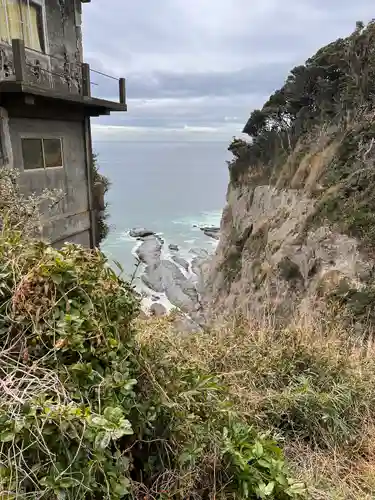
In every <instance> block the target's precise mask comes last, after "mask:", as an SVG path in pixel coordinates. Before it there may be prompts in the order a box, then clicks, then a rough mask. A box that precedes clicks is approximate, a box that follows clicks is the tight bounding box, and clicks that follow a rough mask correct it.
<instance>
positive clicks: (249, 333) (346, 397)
mask: <svg viewBox="0 0 375 500" xmlns="http://www.w3.org/2000/svg"><path fill="white" fill-rule="evenodd" d="M306 320H308V321H306ZM139 342H140V344H141V345H142V346H143V349H144V350H145V351H147V355H148V358H149V362H150V359H151V360H152V361H151V363H152V364H156V365H157V366H158V371H155V372H154V374H155V376H156V377H157V380H158V383H159V384H160V386H161V387H162V388H163V390H167V388H168V387H169V386H170V384H173V381H174V380H181V377H179V376H178V375H177V374H179V373H187V372H188V371H189V370H191V371H192V373H196V372H198V371H199V372H201V373H205V374H206V376H207V377H208V376H209V375H210V374H215V376H216V378H217V379H218V380H219V381H220V384H221V385H224V386H225V387H227V391H228V392H227V393H228V394H230V400H231V402H232V403H233V406H232V411H233V412H234V413H235V414H236V415H238V416H241V417H242V418H243V419H244V420H245V421H247V422H248V423H251V424H252V425H253V426H254V427H255V428H256V429H257V430H258V432H260V433H262V432H270V431H271V432H272V434H273V435H277V436H278V441H279V443H282V444H283V447H284V449H285V452H286V456H287V458H288V459H289V460H288V461H289V463H290V465H291V466H292V467H293V469H294V475H295V476H296V477H298V478H299V479H300V480H301V481H302V482H304V483H307V486H308V493H307V497H308V498H313V499H316V500H322V499H327V500H328V499H330V500H333V499H334V500H359V499H361V500H364V499H366V500H370V499H373V498H374V497H375V480H374V478H375V473H374V472H375V471H374V465H373V464H374V463H375V462H374V459H375V439H374V437H375V432H374V430H375V361H374V360H375V352H374V347H373V345H372V342H370V341H369V342H366V343H365V344H364V343H361V342H360V341H358V340H357V339H356V337H355V335H354V334H353V333H352V332H350V331H344V330H342V329H340V328H338V327H337V326H336V325H335V324H327V323H325V324H320V323H319V322H317V321H316V322H312V321H310V320H309V318H305V320H304V322H303V323H301V324H296V325H295V327H294V328H290V329H287V330H281V331H280V330H277V329H275V328H273V327H270V326H269V325H266V326H264V325H258V324H246V323H244V322H241V324H239V325H238V324H236V325H230V326H224V327H221V328H218V329H214V330H211V331H210V332H207V333H201V334H196V335H194V336H189V337H187V336H181V335H179V336H176V334H175V332H174V330H173V325H172V323H170V322H169V321H168V320H163V321H160V320H159V321H157V322H148V323H145V324H144V325H143V328H142V329H141V330H140V333H139ZM161 359H162V360H163V364H161V362H160V361H159V360H161ZM163 366H164V369H162V367H163ZM161 369H162V371H160V370H161Z"/></svg>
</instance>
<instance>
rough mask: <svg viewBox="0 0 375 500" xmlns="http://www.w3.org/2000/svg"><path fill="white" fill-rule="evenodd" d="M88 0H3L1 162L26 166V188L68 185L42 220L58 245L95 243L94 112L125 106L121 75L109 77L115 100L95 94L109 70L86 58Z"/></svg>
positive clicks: (0, 0)
mask: <svg viewBox="0 0 375 500" xmlns="http://www.w3.org/2000/svg"><path fill="white" fill-rule="evenodd" d="M89 2H90V0H0V166H10V167H14V168H18V169H20V170H21V175H20V182H21V186H22V190H23V191H25V192H26V193H39V192H41V191H43V190H44V189H46V188H47V189H53V188H57V189H61V190H62V191H63V192H64V196H63V198H62V200H61V201H60V202H59V203H58V204H57V205H56V206H55V207H54V208H53V209H52V210H51V211H50V212H49V213H48V216H47V217H46V220H45V228H44V234H43V236H44V238H45V239H47V240H48V241H50V242H51V243H53V244H54V245H56V246H59V245H61V244H62V243H63V242H64V241H72V242H76V243H80V244H83V245H85V246H91V247H93V246H95V245H96V244H97V234H96V232H97V231H96V213H97V211H98V210H100V209H101V208H102V207H100V206H98V203H96V202H95V200H97V199H98V198H99V200H100V195H99V196H94V186H93V179H92V146H91V129H90V117H91V116H100V115H107V114H109V113H110V112H111V111H126V97H125V80H124V79H123V78H120V79H117V80H116V81H114V80H112V79H111V80H109V79H110V78H111V77H108V81H109V82H112V84H114V86H115V91H114V94H115V95H116V97H115V98H113V100H107V99H103V98H98V97H93V94H94V92H92V88H93V89H94V87H93V86H92V85H93V82H92V81H91V75H92V74H95V76H96V77H98V78H99V79H101V81H103V80H105V79H106V77H107V75H104V74H103V73H100V72H95V71H93V70H91V69H90V67H89V65H88V64H85V63H84V59H83V51H82V34H81V14H82V3H89ZM98 89H99V90H100V85H99V87H98ZM96 187H97V186H96ZM99 191H100V190H99ZM100 204H101V203H100V201H99V205H100Z"/></svg>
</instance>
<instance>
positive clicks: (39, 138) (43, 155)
mask: <svg viewBox="0 0 375 500" xmlns="http://www.w3.org/2000/svg"><path fill="white" fill-rule="evenodd" d="M24 139H34V140H39V141H41V143H42V159H43V167H37V168H25V159H24V154H23V147H22V141H23V140H24ZM51 139H53V140H59V141H60V150H61V163H62V165H59V166H56V167H47V166H46V157H45V152H44V141H45V140H47V141H48V140H51ZM21 151H22V167H23V171H24V172H35V171H38V172H41V171H42V170H44V171H47V172H48V171H49V170H58V169H60V170H63V169H64V168H65V158H64V138H63V137H61V136H52V135H42V136H40V135H38V136H37V135H22V136H21Z"/></svg>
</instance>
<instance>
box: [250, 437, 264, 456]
mask: <svg viewBox="0 0 375 500" xmlns="http://www.w3.org/2000/svg"><path fill="white" fill-rule="evenodd" d="M253 454H254V455H255V456H256V457H257V458H260V457H262V456H263V454H264V450H263V446H262V443H260V442H259V441H257V442H256V443H255V446H254V448H253Z"/></svg>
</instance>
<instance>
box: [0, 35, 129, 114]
mask: <svg viewBox="0 0 375 500" xmlns="http://www.w3.org/2000/svg"><path fill="white" fill-rule="evenodd" d="M91 75H93V77H94V78H95V80H97V81H93V80H92V79H91ZM1 81H16V82H17V83H22V84H26V85H30V86H32V87H38V88H40V89H43V90H50V91H52V92H56V93H58V94H59V95H60V96H61V94H63V95H64V94H67V95H70V96H77V97H82V98H86V99H89V98H93V99H101V100H103V101H108V102H115V103H118V104H119V105H122V106H123V107H124V108H126V85H125V78H115V77H113V76H110V75H107V74H105V73H103V72H101V71H96V70H93V69H91V68H90V66H89V64H86V63H81V62H78V61H77V60H76V59H75V58H73V60H69V59H68V57H67V56H65V57H64V56H56V55H51V54H44V53H42V52H39V51H36V50H33V49H28V48H25V45H24V42H23V40H19V39H14V40H12V46H8V47H6V46H0V82H1Z"/></svg>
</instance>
